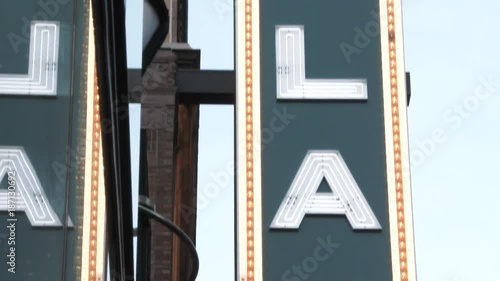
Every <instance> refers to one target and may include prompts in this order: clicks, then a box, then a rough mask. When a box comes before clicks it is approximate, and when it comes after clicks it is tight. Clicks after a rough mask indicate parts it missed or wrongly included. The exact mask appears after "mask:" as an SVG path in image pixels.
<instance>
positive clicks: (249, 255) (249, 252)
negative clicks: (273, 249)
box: [248, 250, 253, 258]
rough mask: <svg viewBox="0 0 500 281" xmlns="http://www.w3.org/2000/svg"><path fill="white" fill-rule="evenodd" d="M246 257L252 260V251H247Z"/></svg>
mask: <svg viewBox="0 0 500 281" xmlns="http://www.w3.org/2000/svg"><path fill="white" fill-rule="evenodd" d="M248 257H249V258H253V250H249V251H248Z"/></svg>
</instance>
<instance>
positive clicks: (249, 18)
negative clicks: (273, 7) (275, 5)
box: [247, 14, 252, 22]
mask: <svg viewBox="0 0 500 281" xmlns="http://www.w3.org/2000/svg"><path fill="white" fill-rule="evenodd" d="M251 21H252V15H250V14H247V22H251Z"/></svg>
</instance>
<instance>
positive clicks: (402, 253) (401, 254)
mask: <svg viewBox="0 0 500 281" xmlns="http://www.w3.org/2000/svg"><path fill="white" fill-rule="evenodd" d="M399 258H400V259H402V260H404V259H406V253H405V252H404V251H402V252H401V253H400V254H399Z"/></svg>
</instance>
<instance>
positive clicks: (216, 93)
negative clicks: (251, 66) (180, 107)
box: [176, 70, 236, 104]
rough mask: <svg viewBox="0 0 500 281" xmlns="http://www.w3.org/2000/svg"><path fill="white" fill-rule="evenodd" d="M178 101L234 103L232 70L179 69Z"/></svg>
mask: <svg viewBox="0 0 500 281" xmlns="http://www.w3.org/2000/svg"><path fill="white" fill-rule="evenodd" d="M176 85H177V92H178V101H179V103H183V104H234V98H235V94H234V93H235V92H236V78H235V74H234V71H232V70H229V71H216V70H179V71H178V72H177V77H176Z"/></svg>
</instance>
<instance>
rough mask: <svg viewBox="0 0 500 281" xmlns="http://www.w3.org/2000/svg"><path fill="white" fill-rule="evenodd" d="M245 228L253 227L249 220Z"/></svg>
mask: <svg viewBox="0 0 500 281" xmlns="http://www.w3.org/2000/svg"><path fill="white" fill-rule="evenodd" d="M247 227H248V228H252V227H253V221H251V220H249V221H248V222H247Z"/></svg>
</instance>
